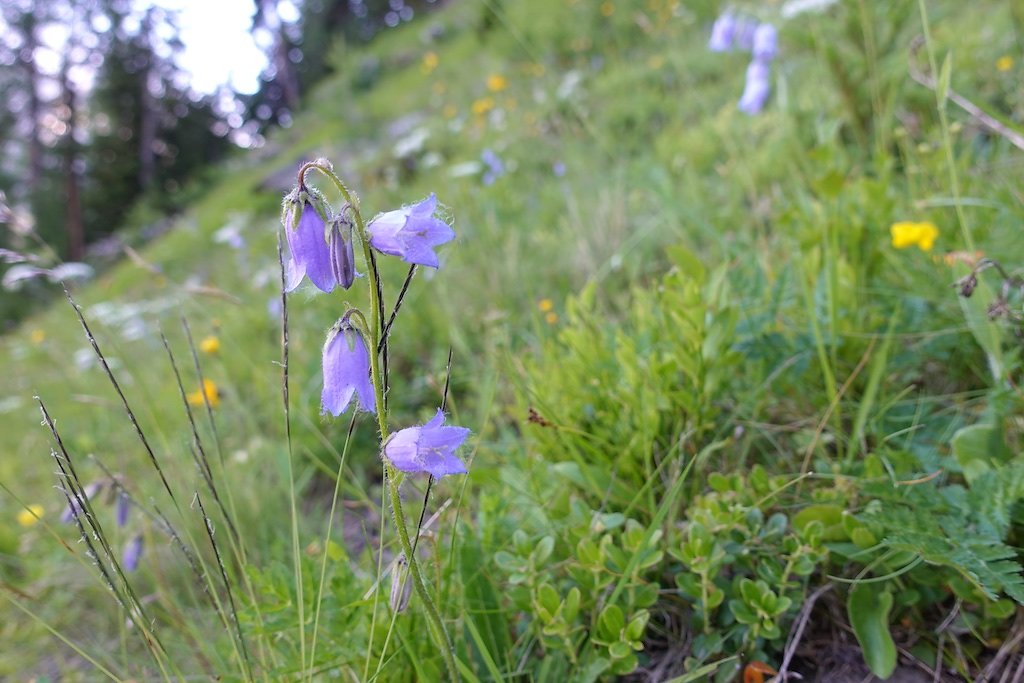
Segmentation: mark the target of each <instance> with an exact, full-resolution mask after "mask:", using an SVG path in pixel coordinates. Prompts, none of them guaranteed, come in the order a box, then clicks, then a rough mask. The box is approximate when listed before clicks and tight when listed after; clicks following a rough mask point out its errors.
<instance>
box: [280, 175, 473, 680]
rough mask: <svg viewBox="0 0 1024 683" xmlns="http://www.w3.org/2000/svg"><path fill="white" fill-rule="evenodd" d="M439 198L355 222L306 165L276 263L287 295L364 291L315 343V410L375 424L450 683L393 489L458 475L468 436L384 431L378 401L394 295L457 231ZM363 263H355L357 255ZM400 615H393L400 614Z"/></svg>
mask: <svg viewBox="0 0 1024 683" xmlns="http://www.w3.org/2000/svg"><path fill="white" fill-rule="evenodd" d="M312 173H319V174H320V175H321V176H322V177H323V178H324V179H326V180H328V181H329V182H330V183H331V184H333V186H334V189H336V190H337V193H338V194H339V195H340V197H341V202H340V204H339V205H332V204H331V202H330V201H328V200H327V198H326V197H325V195H324V194H323V193H321V192H320V191H319V190H317V189H316V188H315V187H313V186H311V185H309V184H307V178H306V177H307V175H309V174H312ZM438 211H439V205H438V200H437V197H436V196H435V195H434V194H430V195H429V196H428V197H426V198H425V199H422V200H420V201H418V202H416V203H414V204H410V205H407V206H404V207H402V208H400V209H395V210H392V211H386V212H383V213H379V214H377V215H376V216H374V217H373V218H372V219H370V220H369V221H365V220H364V219H363V214H362V212H361V210H360V207H359V202H358V200H357V198H356V197H355V195H354V194H353V193H351V192H350V191H349V189H348V187H347V186H346V185H345V184H344V183H343V182H342V181H341V179H340V178H339V177H338V176H337V175H335V173H334V171H333V168H332V166H331V164H330V162H328V161H327V160H325V159H318V160H316V161H313V162H310V163H307V164H305V165H303V166H302V168H301V169H300V171H299V176H298V184H297V185H296V187H295V188H294V189H293V190H292V191H291V192H289V193H288V194H287V195H286V196H285V198H284V202H283V204H282V214H281V218H282V222H283V224H284V234H285V240H284V241H285V243H286V244H287V257H286V258H285V261H284V263H283V267H284V274H283V278H284V288H285V291H286V292H290V291H292V290H294V289H295V288H296V287H298V286H299V284H300V283H301V282H302V281H303V280H309V282H311V283H312V284H313V286H315V287H316V288H317V289H319V290H320V291H322V292H325V293H330V292H333V291H335V290H339V289H340V290H342V291H346V290H349V289H353V290H355V289H361V288H365V290H366V295H367V300H368V306H367V307H366V308H365V309H360V308H356V307H349V304H345V306H346V310H344V312H343V313H342V315H341V316H340V317H339V318H338V319H337V321H336V322H335V323H334V324H333V325H332V326H331V328H330V329H329V330H328V332H327V338H326V340H325V342H324V346H323V357H322V362H323V391H322V392H321V395H320V405H321V412H322V413H323V414H330V415H333V416H335V417H338V416H340V415H342V414H343V413H345V412H346V411H348V410H350V409H351V410H354V411H364V412H366V413H369V414H371V415H373V416H374V417H375V418H376V422H377V427H378V430H379V435H380V455H381V457H382V459H383V461H384V473H385V480H386V485H387V487H388V494H389V498H390V501H391V509H392V514H393V519H394V523H395V526H396V529H397V531H398V536H399V541H400V544H401V547H402V555H401V558H400V559H401V561H402V562H404V563H405V565H406V566H407V567H408V572H409V576H410V578H411V579H412V581H411V583H412V586H413V588H414V589H415V591H416V593H417V595H418V596H419V597H420V599H421V601H422V602H423V604H424V607H425V610H426V613H427V622H428V626H429V628H430V631H431V635H432V636H433V637H434V640H435V642H436V643H437V645H438V647H439V651H440V652H441V654H442V656H443V657H444V660H445V664H446V668H447V669H448V672H449V675H450V677H451V678H452V679H453V680H457V679H458V670H457V668H456V665H455V661H454V658H453V655H452V647H451V641H450V640H449V638H448V636H447V633H446V632H445V629H444V625H443V622H442V620H441V616H440V612H439V611H438V610H437V608H436V606H435V604H434V601H433V599H432V598H431V596H430V594H429V591H428V589H427V586H428V582H426V581H425V580H424V578H423V576H422V575H421V573H420V571H419V566H418V565H419V563H418V562H417V560H416V557H415V552H414V547H415V546H414V544H413V543H412V542H410V534H409V532H408V528H407V525H406V520H405V515H404V513H403V512H402V500H401V496H400V495H399V486H400V484H401V482H402V478H403V477H404V476H406V475H409V474H416V473H423V474H427V475H429V476H430V477H431V478H433V479H440V478H441V477H444V476H447V475H452V474H464V473H466V466H465V464H464V463H463V462H462V460H460V459H459V457H458V456H457V455H456V454H455V453H456V451H457V449H458V448H459V447H460V446H461V445H462V444H463V442H464V441H465V440H466V438H467V437H468V436H469V433H470V432H469V430H468V429H466V428H464V427H456V426H451V425H446V424H445V414H444V412H443V409H442V408H438V409H437V410H436V412H435V414H434V416H433V417H432V418H431V419H430V420H428V421H427V422H425V423H423V424H419V425H413V426H408V427H405V428H404V429H400V430H398V431H395V432H392V431H391V425H390V424H389V420H388V406H387V404H386V402H385V396H386V395H387V388H388V378H387V376H386V373H387V370H386V363H384V362H382V361H384V360H385V359H386V348H387V344H388V341H389V340H390V339H392V338H394V337H395V333H394V331H393V329H392V327H393V323H394V320H395V318H396V315H397V313H398V308H399V306H400V305H401V300H402V296H403V294H404V293H405V290H406V287H407V286H408V285H409V284H410V282H411V280H412V278H413V275H414V274H415V272H416V270H417V268H421V267H426V268H434V269H437V268H439V267H440V260H439V258H438V255H437V252H436V251H435V249H436V248H437V247H438V246H440V245H442V244H445V243H447V242H450V241H451V240H453V239H454V238H455V232H454V231H453V230H452V228H451V227H450V226H449V225H448V223H447V222H446V221H445V220H443V219H442V218H440V217H439V216H438ZM357 253H359V254H360V255H361V256H360V258H359V259H358V261H357V257H356V254H357ZM382 257H384V258H395V259H400V260H402V261H404V262H406V263H408V264H409V266H410V268H409V272H408V276H407V279H406V282H405V285H403V287H402V290H401V291H402V293H401V294H399V295H398V297H397V300H396V302H395V304H394V308H393V310H392V311H391V312H390V314H389V315H385V307H384V304H383V302H382V299H383V296H384V295H383V293H384V289H385V288H384V287H383V283H382V282H381V280H380V273H379V271H378V268H377V260H378V259H379V258H382ZM399 611H400V610H399Z"/></svg>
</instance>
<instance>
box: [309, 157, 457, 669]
mask: <svg viewBox="0 0 1024 683" xmlns="http://www.w3.org/2000/svg"><path fill="white" fill-rule="evenodd" d="M311 169H316V170H318V171H320V172H321V173H322V174H323V175H325V176H326V177H327V178H328V179H330V180H331V182H333V183H334V186H335V187H336V188H337V190H338V192H339V193H340V194H341V196H342V198H343V199H344V200H345V202H346V203H347V204H348V205H349V206H350V207H351V208H352V215H353V217H354V218H355V228H356V232H357V233H358V235H359V241H360V242H362V245H363V256H364V258H365V259H366V270H367V275H366V277H367V280H368V281H369V282H368V285H369V290H370V311H371V323H370V325H369V333H370V339H369V342H370V343H369V344H367V346H368V347H369V348H370V349H373V352H372V353H370V378H371V381H372V382H373V391H374V399H375V400H376V403H377V426H378V428H379V429H380V442H381V444H382V445H383V443H384V442H385V441H386V440H387V438H388V436H389V434H390V432H389V431H388V416H387V407H386V405H385V403H384V375H383V373H382V372H381V364H380V344H381V335H382V332H383V329H382V328H383V320H382V310H383V309H382V307H381V296H380V288H379V283H380V277H379V274H378V273H377V268H376V264H375V261H374V258H373V252H372V251H371V247H370V239H369V235H368V234H367V232H366V223H365V222H364V221H363V215H362V213H361V212H360V211H359V203H358V200H357V199H356V198H355V197H354V195H353V194H352V193H351V192H350V191H349V189H348V188H347V187H346V186H345V184H344V183H343V182H342V181H341V179H340V178H339V177H338V176H337V175H335V173H334V171H333V170H332V169H331V168H330V166H329V165H327V164H326V163H325V162H319V161H313V162H310V163H308V164H305V165H303V167H302V168H301V169H300V170H299V181H300V185H301V184H302V181H303V179H304V178H305V174H306V171H308V170H311ZM384 472H385V478H386V479H387V487H388V496H389V498H390V499H391V513H392V517H393V518H394V522H395V528H396V529H397V530H398V541H399V545H401V547H402V552H403V553H404V554H405V558H406V560H407V561H408V562H409V576H410V577H411V578H412V585H413V588H414V589H415V590H416V594H417V595H418V596H419V598H420V600H421V601H422V602H423V606H424V608H425V610H426V614H427V625H428V627H429V629H430V635H431V636H432V637H433V639H434V641H435V643H436V644H437V647H438V649H439V650H440V651H441V657H442V658H443V659H444V664H445V668H446V669H447V670H448V678H449V679H450V680H452V681H456V682H457V681H459V680H460V677H459V670H458V668H457V667H456V665H455V655H454V654H453V651H454V648H453V647H452V642H451V640H450V639H449V638H448V632H447V631H446V630H445V628H444V622H443V621H442V619H441V613H440V611H438V609H437V605H436V604H435V603H434V599H433V598H432V597H431V596H430V591H429V590H428V588H427V584H426V583H425V582H424V580H423V574H422V573H421V572H420V566H419V562H418V561H417V560H416V555H415V553H414V551H413V546H412V543H411V542H410V540H409V529H408V527H407V526H406V523H405V513H404V512H403V510H402V498H401V496H400V495H399V492H398V489H399V486H400V485H401V483H402V475H401V473H399V472H398V470H397V469H395V468H394V467H393V466H392V465H390V464H389V463H387V462H385V463H384Z"/></svg>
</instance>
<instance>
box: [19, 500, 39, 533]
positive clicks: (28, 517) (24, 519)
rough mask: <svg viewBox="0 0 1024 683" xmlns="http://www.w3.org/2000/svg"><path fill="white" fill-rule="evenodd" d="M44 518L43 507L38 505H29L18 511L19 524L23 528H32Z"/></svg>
mask: <svg viewBox="0 0 1024 683" xmlns="http://www.w3.org/2000/svg"><path fill="white" fill-rule="evenodd" d="M42 516H43V506H42V505H38V504H33V505H29V506H28V507H27V508H22V509H21V510H19V511H18V524H20V525H21V526H23V527H26V528H28V527H30V526H32V525H33V524H35V523H36V522H38V521H39V518H40V517H42Z"/></svg>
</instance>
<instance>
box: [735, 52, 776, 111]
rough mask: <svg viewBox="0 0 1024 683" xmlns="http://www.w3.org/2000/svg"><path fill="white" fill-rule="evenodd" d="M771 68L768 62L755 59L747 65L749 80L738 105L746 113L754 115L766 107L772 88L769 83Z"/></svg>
mask: <svg viewBox="0 0 1024 683" xmlns="http://www.w3.org/2000/svg"><path fill="white" fill-rule="evenodd" d="M770 71H771V70H770V68H769V66H768V64H767V63H764V62H759V61H757V60H754V61H752V62H751V63H750V66H748V67H747V82H746V84H745V85H744V87H743V94H742V95H741V96H740V101H739V104H738V105H737V107H738V108H739V110H740V111H742V112H743V113H744V114H749V115H751V116H753V115H754V114H757V113H759V112H760V111H761V109H762V108H764V103H765V101H766V100H767V99H768V93H769V92H770V90H771V84H770V83H769V80H768V79H769V76H770Z"/></svg>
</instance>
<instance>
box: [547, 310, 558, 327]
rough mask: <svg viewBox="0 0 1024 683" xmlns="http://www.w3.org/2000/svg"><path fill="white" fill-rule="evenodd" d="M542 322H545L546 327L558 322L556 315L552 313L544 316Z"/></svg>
mask: <svg viewBox="0 0 1024 683" xmlns="http://www.w3.org/2000/svg"><path fill="white" fill-rule="evenodd" d="M544 320H546V321H547V323H548V325H554V324H555V323H557V322H558V314H557V313H555V312H554V311H551V312H550V313H548V314H547V315H545V316H544Z"/></svg>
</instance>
